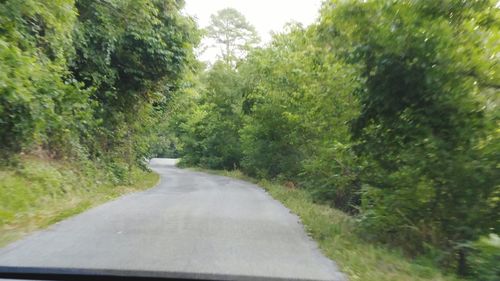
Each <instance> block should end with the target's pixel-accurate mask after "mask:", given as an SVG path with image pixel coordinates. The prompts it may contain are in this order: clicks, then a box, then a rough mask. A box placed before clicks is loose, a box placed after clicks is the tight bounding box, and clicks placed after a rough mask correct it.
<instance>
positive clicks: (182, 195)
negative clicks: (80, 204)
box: [0, 159, 346, 281]
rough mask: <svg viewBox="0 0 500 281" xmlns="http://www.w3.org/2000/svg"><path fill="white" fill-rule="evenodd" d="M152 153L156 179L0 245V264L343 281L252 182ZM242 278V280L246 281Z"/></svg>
mask: <svg viewBox="0 0 500 281" xmlns="http://www.w3.org/2000/svg"><path fill="white" fill-rule="evenodd" d="M173 163H174V161H172V160H169V159H153V160H151V167H152V169H154V170H155V171H156V172H158V173H159V174H160V175H161V181H160V183H159V184H158V185H157V186H156V187H154V188H152V189H149V190H147V191H144V192H138V193H133V194H130V195H126V196H123V197H120V198H118V199H116V200H114V201H111V202H108V203H106V204H103V205H101V206H98V207H96V208H93V209H91V210H88V211H86V212H84V213H82V214H80V215H77V216H75V217H72V218H70V219H67V220H64V221H62V222H60V223H57V224H55V225H53V226H51V227H49V228H48V229H46V230H43V231H40V232H37V233H35V234H33V235H31V236H28V237H26V238H25V239H22V240H19V241H17V242H14V243H12V244H10V245H8V246H6V247H5V248H2V249H0V266H29V267H57V268H83V269H111V270H127V271H134V270H138V271H160V272H180V273H195V274H215V275H216V276H225V275H227V276H240V277H245V276H246V279H247V280H249V279H248V277H251V276H254V277H256V276H259V277H263V278H264V279H265V278H283V279H296V280H297V279H304V280H335V281H337V280H346V279H345V277H344V276H343V275H342V274H341V273H340V272H339V271H338V269H337V266H336V265H335V263H334V262H332V261H330V260H329V259H327V258H326V257H324V256H323V255H322V254H321V253H320V252H319V250H318V249H317V247H316V244H315V243H314V241H312V240H311V239H310V238H309V237H308V236H307V235H306V233H305V232H304V229H303V226H302V225H301V224H300V222H299V219H298V218H297V216H295V215H293V214H291V213H290V212H289V210H288V209H286V208H285V207H284V206H283V205H281V204H280V203H279V202H277V201H276V200H274V199H272V198H271V197H270V196H269V195H268V194H267V193H265V191H263V190H262V189H261V188H259V187H258V186H256V185H254V184H251V183H247V182H244V181H240V180H235V179H231V178H227V177H222V176H215V175H209V174H206V173H200V172H193V171H189V170H184V169H179V168H176V167H175V166H174V165H173ZM250 279H251V278H250Z"/></svg>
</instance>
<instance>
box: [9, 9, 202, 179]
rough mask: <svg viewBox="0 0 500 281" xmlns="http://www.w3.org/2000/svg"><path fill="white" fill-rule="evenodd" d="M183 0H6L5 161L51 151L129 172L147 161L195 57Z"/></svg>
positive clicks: (194, 33)
mask: <svg viewBox="0 0 500 281" xmlns="http://www.w3.org/2000/svg"><path fill="white" fill-rule="evenodd" d="M182 6H183V1H175V0H58V1H44V0H6V1H1V3H0V156H1V157H2V159H4V160H3V161H2V164H6V163H14V162H15V158H16V156H17V155H19V154H20V153H43V154H46V155H48V156H50V157H51V158H57V159H69V160H71V159H73V160H90V161H93V162H94V163H101V164H102V167H104V168H106V169H109V170H110V172H112V173H113V174H114V175H115V176H116V177H117V178H118V179H119V180H123V179H125V178H126V174H127V169H128V170H130V168H131V167H132V166H137V165H141V164H143V163H144V157H146V156H148V155H149V154H150V152H151V149H152V148H151V145H150V144H151V143H155V142H156V143H158V140H159V139H158V138H157V134H156V132H155V126H154V125H155V124H156V123H157V122H158V120H161V119H162V118H163V112H164V111H165V110H166V101H167V99H168V97H169V96H170V95H171V93H173V92H175V91H176V90H178V89H179V88H182V81H183V77H184V75H186V73H189V72H190V68H191V67H192V66H193V65H194V64H193V63H194V59H193V54H192V49H193V46H194V45H196V44H197V41H198V31H197V30H196V26H195V24H194V22H193V21H192V20H191V19H190V18H188V17H186V16H183V15H182V14H181V13H180V9H181V8H182ZM152 140H153V141H152ZM7 160H9V161H7Z"/></svg>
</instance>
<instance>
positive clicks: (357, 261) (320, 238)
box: [191, 168, 460, 281]
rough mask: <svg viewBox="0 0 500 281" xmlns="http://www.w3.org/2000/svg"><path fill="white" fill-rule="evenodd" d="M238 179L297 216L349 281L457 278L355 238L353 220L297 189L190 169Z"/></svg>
mask: <svg viewBox="0 0 500 281" xmlns="http://www.w3.org/2000/svg"><path fill="white" fill-rule="evenodd" d="M191 169H193V170H196V171H200V172H207V173H211V174H216V175H222V176H227V177H232V178H237V179H241V180H246V181H249V182H252V183H255V184H258V185H259V186H261V187H263V188H264V189H265V190H266V191H267V192H268V193H269V194H270V195H271V196H272V197H273V198H274V199H276V200H278V201H280V202H281V203H282V204H283V205H285V206H286V207H287V208H289V209H290V210H291V211H292V212H293V213H295V214H296V215H298V216H299V217H300V219H301V221H302V223H303V225H304V227H305V229H306V231H307V232H308V233H309V235H310V236H311V237H312V238H313V239H314V240H315V241H316V242H317V243H318V246H319V248H320V249H321V251H322V252H323V254H325V255H326V256H327V257H329V258H330V259H332V260H334V261H335V262H336V263H337V264H338V265H339V267H340V269H341V271H342V272H344V273H345V274H346V275H347V276H348V277H349V280H350V281H358V280H360V281H407V280H412V281H421V280H435V281H457V280H460V279H457V278H455V277H453V276H447V275H444V274H443V273H441V272H440V271H439V269H437V268H436V267H434V266H432V264H431V262H427V261H426V260H419V261H415V260H410V259H408V258H406V257H404V256H403V255H402V254H401V253H399V252H397V251H395V250H391V249H389V248H387V247H385V246H382V245H374V244H372V243H369V242H366V241H363V240H361V239H359V238H358V237H357V236H356V234H355V232H356V231H355V227H356V222H355V219H354V218H353V217H351V216H349V215H347V214H345V213H343V212H341V211H339V210H336V209H333V208H331V207H329V206H326V205H321V204H317V203H314V202H313V200H312V199H311V197H310V196H309V194H308V193H307V192H306V191H304V190H301V189H297V188H288V187H285V186H283V185H280V184H277V183H273V182H270V181H266V180H263V181H257V180H255V179H253V178H250V177H248V176H245V175H244V174H242V173H241V172H239V171H214V170H205V169H199V168H191Z"/></svg>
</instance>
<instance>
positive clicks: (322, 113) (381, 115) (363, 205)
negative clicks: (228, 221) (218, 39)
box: [169, 0, 500, 280]
mask: <svg viewBox="0 0 500 281" xmlns="http://www.w3.org/2000/svg"><path fill="white" fill-rule="evenodd" d="M496 5H497V4H496V1H451V0H450V1H423V0H422V1H418V0H417V1H410V0H408V1H383V0H371V1H330V2H327V3H325V4H324V5H323V7H322V9H321V16H320V18H319V20H318V21H317V22H316V23H315V24H313V25H311V26H310V27H307V28H303V27H301V26H299V25H293V24H292V25H289V26H287V27H286V31H285V32H283V33H280V34H277V35H275V36H274V39H273V41H272V42H271V43H270V44H269V45H268V46H266V47H264V48H256V49H254V50H252V51H250V53H249V54H248V56H247V57H246V59H242V60H239V61H238V62H237V63H235V64H233V63H228V62H226V61H225V60H224V59H222V60H220V61H218V62H217V63H215V64H214V65H213V66H212V67H211V68H209V69H208V70H207V71H205V72H204V73H202V74H200V77H199V80H196V79H193V85H192V87H191V89H189V90H186V91H184V92H183V93H182V94H178V95H175V96H174V99H173V101H171V105H172V108H176V110H175V112H173V113H172V114H171V116H170V118H169V124H170V127H171V128H172V130H174V131H175V137H176V138H177V148H178V149H179V150H180V152H181V155H182V157H183V158H182V161H183V163H184V164H185V165H198V166H202V167H207V168H212V169H241V170H242V171H244V172H245V173H247V174H248V175H251V176H254V177H258V178H266V179H274V180H279V181H282V182H285V183H286V185H287V186H289V187H297V188H304V189H307V190H309V191H310V193H311V195H312V196H313V197H314V198H315V199H316V200H318V201H320V202H325V203H328V204H331V205H332V206H334V207H336V208H339V209H341V210H344V211H345V212H348V213H350V214H352V215H354V216H356V218H357V219H358V221H359V224H358V230H359V235H361V236H362V237H364V238H366V239H369V240H373V241H378V242H382V243H386V244H390V245H393V246H397V247H399V248H401V249H403V250H404V251H405V252H406V253H407V254H408V255H410V256H413V257H416V256H421V255H426V256H429V257H431V258H432V259H434V262H435V263H436V264H439V265H441V266H443V267H445V268H448V269H455V270H456V271H457V272H458V273H459V274H461V275H468V276H472V277H475V278H478V279H480V280H498V278H499V276H500V272H499V270H500V268H499V267H498V259H499V257H500V253H499V247H498V245H497V246H495V243H498V242H494V241H493V240H494V239H498V236H495V234H497V235H498V233H499V232H500V216H499V215H500V183H499V180H500V177H499V174H498V163H499V162H500V130H499V129H498V128H499V126H498V125H499V120H500V119H499V117H500V115H499V113H500V111H499V110H498V102H499V101H498V97H499V96H500V95H499V92H500V90H499V89H500V84H499V81H500V57H499V54H500V44H499V42H500V30H499V29H500V10H499V8H498V7H497V6H496ZM235 65H236V66H235ZM489 235H492V236H490V239H488V236H489ZM481 237H483V238H481ZM495 237H496V238H495Z"/></svg>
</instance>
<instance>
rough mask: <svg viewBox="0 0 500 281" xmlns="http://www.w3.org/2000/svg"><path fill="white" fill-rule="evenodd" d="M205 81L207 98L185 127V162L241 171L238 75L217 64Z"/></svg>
mask: <svg viewBox="0 0 500 281" xmlns="http://www.w3.org/2000/svg"><path fill="white" fill-rule="evenodd" d="M202 80H203V81H204V84H205V88H204V89H203V90H202V91H203V92H204V93H205V94H204V95H203V97H202V98H200V99H199V100H198V101H197V106H196V107H195V108H192V109H191V115H190V116H189V117H188V118H187V120H185V123H184V124H183V125H182V128H183V130H184V132H182V133H181V135H180V138H181V140H182V143H183V153H184V154H185V155H186V156H185V157H184V158H183V162H184V163H186V164H190V165H200V166H203V167H207V168H219V169H222V168H226V169H232V168H235V167H238V166H239V163H240V158H241V152H240V151H241V149H240V140H239V135H238V130H239V128H240V127H241V103H242V98H241V96H240V93H239V92H238V91H237V87H238V80H237V73H236V72H235V70H233V69H232V68H231V67H230V66H229V65H227V64H225V63H217V64H215V65H214V66H213V68H212V69H211V70H210V71H208V72H207V73H206V75H205V76H204V77H203V78H202Z"/></svg>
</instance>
